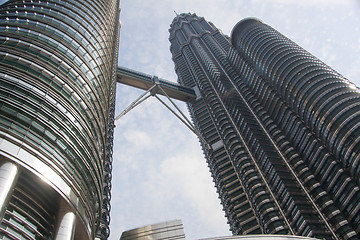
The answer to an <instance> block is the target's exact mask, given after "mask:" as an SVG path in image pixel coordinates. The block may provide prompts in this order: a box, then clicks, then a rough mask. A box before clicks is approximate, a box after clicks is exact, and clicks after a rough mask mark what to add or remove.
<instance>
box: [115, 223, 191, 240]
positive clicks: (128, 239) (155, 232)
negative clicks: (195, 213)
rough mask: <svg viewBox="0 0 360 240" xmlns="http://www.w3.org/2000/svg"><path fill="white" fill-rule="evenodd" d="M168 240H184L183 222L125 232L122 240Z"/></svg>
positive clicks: (161, 224)
mask: <svg viewBox="0 0 360 240" xmlns="http://www.w3.org/2000/svg"><path fill="white" fill-rule="evenodd" d="M140 239H168V240H184V239H185V233H184V226H183V224H182V221H181V220H172V221H166V222H162V223H157V224H152V225H147V226H144V227H139V228H135V229H131V230H128V231H125V232H123V233H122V234H121V237H120V240H140Z"/></svg>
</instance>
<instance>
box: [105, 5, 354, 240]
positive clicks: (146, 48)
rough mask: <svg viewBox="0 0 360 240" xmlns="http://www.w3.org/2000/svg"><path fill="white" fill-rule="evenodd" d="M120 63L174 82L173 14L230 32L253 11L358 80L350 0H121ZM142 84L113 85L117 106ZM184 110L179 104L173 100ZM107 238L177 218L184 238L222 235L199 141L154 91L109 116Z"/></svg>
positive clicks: (223, 228)
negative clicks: (111, 146)
mask: <svg viewBox="0 0 360 240" xmlns="http://www.w3.org/2000/svg"><path fill="white" fill-rule="evenodd" d="M121 9H122V11H121V17H120V18H121V22H122V29H121V36H120V53H119V64H120V65H122V66H125V67H129V68H132V69H135V70H139V71H143V72H146V73H148V74H154V75H157V76H159V77H162V78H166V79H169V80H173V81H176V75H175V73H174V70H173V69H174V66H173V62H172V60H171V55H170V52H169V45H170V44H169V42H168V35H169V33H168V28H169V25H170V23H171V22H172V19H173V18H174V16H175V14H174V10H175V11H176V12H178V13H182V12H191V13H196V14H197V15H199V16H203V17H205V18H206V19H207V20H209V21H211V22H213V23H214V24H215V26H217V27H218V28H220V29H221V30H222V31H223V33H225V34H227V35H230V32H231V29H232V27H233V26H234V25H235V24H236V23H237V22H238V21H239V20H241V19H243V18H245V17H256V18H259V19H261V20H262V21H263V22H264V23H266V24H269V25H270V26H272V27H274V28H275V29H277V30H278V31H280V32H281V33H283V34H284V35H285V36H287V37H289V38H290V39H292V40H294V41H295V42H296V43H298V44H299V45H300V46H302V47H303V48H305V49H306V50H308V51H309V52H310V53H312V54H313V55H315V56H316V57H318V58H319V59H321V60H322V61H324V62H325V63H327V64H328V65H329V66H331V67H332V68H334V69H335V70H336V71H338V72H340V73H341V74H343V75H344V76H345V77H347V78H348V79H349V80H350V81H353V82H354V83H356V84H357V85H360V79H359V77H358V76H359V75H360V67H359V66H360V58H359V55H360V29H359V26H360V14H359V12H360V3H359V1H357V0H316V1H313V0H302V1H298V0H296V1H295V0H272V1H270V0H269V1H266V0H147V1H145V0H121ZM141 93H142V91H141V90H136V89H132V88H129V87H127V86H124V85H118V86H117V105H116V109H117V112H118V113H119V112H120V111H122V110H123V109H124V108H125V107H126V106H127V105H128V104H129V103H131V102H132V101H133V100H135V99H136V98H137V97H138V96H139V95H140V94H141ZM179 105H180V106H181V108H182V109H183V110H184V111H186V107H185V105H184V104H183V103H179ZM116 126H117V127H116V129H115V143H114V168H113V171H114V172H113V192H112V195H113V198H112V212H111V218H112V223H111V237H110V239H111V240H115V239H119V237H120V235H121V232H122V231H124V230H128V229H131V228H136V227H140V226H143V225H148V224H153V223H158V222H161V221H166V220H171V219H182V220H183V223H184V226H185V234H186V236H187V239H198V238H205V237H211V236H222V235H229V234H230V233H229V232H228V226H227V224H226V219H225V217H224V213H223V212H222V210H221V209H222V207H221V206H220V204H219V200H218V199H217V194H216V192H215V188H214V184H213V182H212V179H211V177H210V173H209V172H208V169H207V166H206V163H205V159H204V158H203V155H202V152H201V149H200V146H199V143H198V140H197V139H196V137H195V136H194V135H193V134H192V133H191V132H190V130H188V129H187V128H186V127H185V126H183V125H182V123H181V122H180V121H179V120H177V119H176V118H175V116H173V115H172V114H171V113H169V112H168V111H167V110H166V109H165V107H164V106H162V105H161V104H160V103H159V102H157V100H156V99H155V98H150V99H148V100H146V102H144V103H143V104H142V105H140V106H138V107H137V108H135V109H134V110H133V111H131V112H130V113H128V114H126V115H125V116H124V117H123V118H121V119H120V120H119V121H118V122H116Z"/></svg>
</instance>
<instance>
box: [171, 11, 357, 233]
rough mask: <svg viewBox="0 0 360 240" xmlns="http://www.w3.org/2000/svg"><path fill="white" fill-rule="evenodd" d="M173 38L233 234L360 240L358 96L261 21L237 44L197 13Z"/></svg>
mask: <svg viewBox="0 0 360 240" xmlns="http://www.w3.org/2000/svg"><path fill="white" fill-rule="evenodd" d="M169 31H170V38H169V40H170V42H171V47H170V50H171V52H172V55H173V60H174V62H175V71H176V73H177V75H178V81H179V83H180V84H183V85H185V86H187V87H193V88H194V90H195V92H197V101H196V102H195V103H194V104H189V105H188V107H189V111H190V114H191V116H192V118H193V121H194V124H195V125H196V126H197V128H198V129H199V131H200V133H201V135H202V136H203V138H204V139H205V141H206V142H201V143H202V146H203V150H204V154H205V156H206V158H207V162H208V165H209V168H210V171H211V174H212V176H213V179H214V182H215V185H216V187H217V190H218V193H219V196H220V199H221V202H222V204H223V208H224V211H225V214H226V216H227V218H228V223H229V225H230V229H231V231H232V232H233V233H234V234H259V233H271V234H291V235H302V236H309V237H316V238H320V239H322V238H324V239H358V238H360V192H359V185H360V184H359V183H360V181H359V172H360V164H359V153H360V148H359V139H360V137H359V136H360V134H359V131H360V128H359V125H360V124H359V123H360V117H359V114H360V107H359V106H360V101H359V97H360V94H359V90H358V89H357V88H356V87H355V86H354V85H353V84H351V83H350V82H349V81H348V80H346V79H345V78H344V77H342V76H341V75H339V74H338V73H336V72H335V71H334V70H332V69H331V68H329V67H328V66H326V65H325V64H324V63H322V62H321V61H319V60H318V59H316V58H315V57H313V56H312V55H310V54H309V53H308V52H306V51H305V50H303V49H302V48H300V47H299V46H297V45H296V44H295V43H293V42H292V41H290V40H289V39H287V38H286V37H284V36H283V35H281V34H280V33H279V32H277V31H276V30H274V29H273V28H271V27H269V26H268V25H266V24H263V23H262V22H260V21H258V20H256V19H245V20H243V21H240V22H239V23H238V24H237V25H236V26H235V27H234V29H233V33H232V36H231V39H230V38H229V37H226V36H224V35H223V34H222V33H221V32H220V31H219V30H218V29H217V28H215V26H214V25H213V24H212V23H210V22H207V21H206V20H204V19H203V18H200V17H198V16H196V15H191V14H181V15H178V16H177V17H176V18H175V19H174V21H173V23H172V24H171V28H170V30H169Z"/></svg>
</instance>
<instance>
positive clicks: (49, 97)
mask: <svg viewBox="0 0 360 240" xmlns="http://www.w3.org/2000/svg"><path fill="white" fill-rule="evenodd" d="M118 18H119V3H118V1H117V0H106V1H105V0H101V1H87V0H81V1H80V0H78V1H75V0H67V1H60V0H47V1H42V0H32V1H22V0H21V1H19V0H11V1H8V2H7V3H5V4H4V5H2V6H1V8H0V139H1V140H0V161H1V167H0V172H1V178H0V196H1V197H0V200H1V201H0V210H1V211H0V215H1V216H0V217H1V219H2V221H1V225H0V238H1V239H3V238H5V239H14V238H22V239H94V238H103V239H106V238H107V236H108V233H109V229H108V223H109V200H110V187H111V185H110V180H111V155H112V135H113V121H114V99H115V98H114V97H115V86H116V85H115V84H116V67H117V52H118V34H119V20H118Z"/></svg>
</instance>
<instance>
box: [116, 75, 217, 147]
mask: <svg viewBox="0 0 360 240" xmlns="http://www.w3.org/2000/svg"><path fill="white" fill-rule="evenodd" d="M147 94H148V95H147ZM156 94H161V95H163V96H165V97H166V98H167V99H168V100H169V102H170V103H171V104H172V106H173V107H174V108H175V110H176V111H175V110H174V109H172V108H171V106H169V105H168V104H167V103H166V102H164V101H163V100H162V99H161V98H159V97H158V96H157V95H156ZM150 96H155V97H156V99H158V100H159V102H161V103H162V104H163V105H164V106H165V107H166V108H167V109H168V110H169V111H170V112H171V113H172V114H174V115H175V116H176V117H177V118H178V119H179V120H180V121H181V122H182V123H183V124H184V125H185V126H186V127H187V128H189V129H190V130H191V131H192V132H193V133H194V134H195V135H196V136H197V137H198V138H199V139H200V140H201V141H202V142H204V143H205V144H206V146H207V148H209V149H211V147H210V145H209V144H208V143H207V142H206V140H205V139H204V138H203V137H202V136H201V134H200V133H199V131H198V130H197V129H196V128H195V126H194V125H193V124H192V123H191V121H190V120H189V119H188V118H187V117H186V115H185V114H184V113H183V112H182V111H181V109H180V108H179V107H178V106H177V105H176V104H175V102H174V101H173V100H172V99H171V98H170V96H169V95H168V94H167V93H166V91H164V89H163V88H162V87H161V86H160V84H159V83H158V82H156V81H154V85H153V86H151V87H150V88H149V89H148V90H146V91H145V92H144V93H143V94H141V95H140V96H139V97H138V98H137V99H136V100H135V101H133V102H132V103H131V104H130V105H129V106H128V107H126V108H125V110H123V111H122V112H121V113H120V114H119V115H118V116H117V117H116V118H115V121H117V120H119V119H120V118H121V117H122V116H124V115H125V114H126V113H128V112H130V111H131V110H132V109H134V108H135V107H136V106H138V105H139V104H141V103H142V102H144V101H145V100H146V99H148V98H149V97H150Z"/></svg>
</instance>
